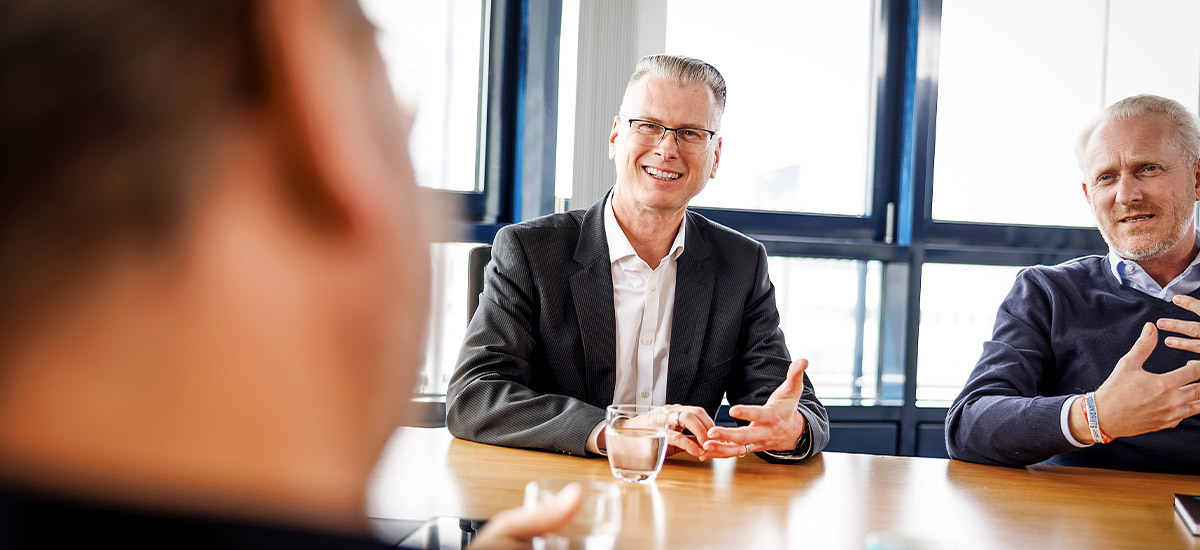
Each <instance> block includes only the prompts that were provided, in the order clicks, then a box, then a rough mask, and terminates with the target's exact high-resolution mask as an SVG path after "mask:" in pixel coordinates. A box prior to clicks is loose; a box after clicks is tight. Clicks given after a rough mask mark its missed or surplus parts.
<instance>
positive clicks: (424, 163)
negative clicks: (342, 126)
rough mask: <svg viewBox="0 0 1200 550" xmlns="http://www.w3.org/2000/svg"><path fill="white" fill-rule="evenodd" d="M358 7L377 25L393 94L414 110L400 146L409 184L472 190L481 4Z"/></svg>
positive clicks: (465, 0)
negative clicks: (407, 156) (406, 157)
mask: <svg viewBox="0 0 1200 550" xmlns="http://www.w3.org/2000/svg"><path fill="white" fill-rule="evenodd" d="M362 5H363V11H364V12H366V14H367V16H368V17H369V18H370V19H371V21H372V22H373V23H374V24H375V26H376V27H378V28H379V33H378V41H379V49H380V51H381V52H382V54H383V60H384V63H385V64H386V65H387V71H388V77H389V79H390V80H391V83H392V88H393V89H395V91H396V96H397V99H398V100H399V101H400V102H401V103H402V104H404V105H405V106H406V107H407V108H408V110H409V111H415V118H414V120H413V127H412V136H411V137H410V139H409V141H408V143H409V152H410V153H411V154H412V157H413V169H414V170H415V171H416V173H417V183H418V184H420V185H423V186H425V187H432V188H434V189H449V190H454V191H475V190H477V189H478V178H477V177H476V176H477V173H478V170H477V164H478V157H479V147H478V144H479V140H480V135H481V129H480V126H481V122H480V116H479V113H480V109H479V106H480V102H481V98H482V97H483V95H484V94H482V93H481V90H483V85H484V83H483V81H482V80H481V77H480V75H481V74H482V71H481V66H480V63H481V61H480V60H481V59H482V57H483V54H482V52H483V50H482V48H483V38H484V34H483V32H482V30H483V28H484V27H483V17H484V13H485V12H486V9H485V7H486V6H485V2H483V1H481V0H445V1H439V2H427V1H419V0H363V2H362ZM467 159H469V160H467ZM464 160H466V162H464Z"/></svg>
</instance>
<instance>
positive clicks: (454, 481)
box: [368, 428, 1200, 550]
mask: <svg viewBox="0 0 1200 550" xmlns="http://www.w3.org/2000/svg"><path fill="white" fill-rule="evenodd" d="M547 478H572V479H580V480H584V479H596V480H602V481H615V480H613V478H612V476H611V474H610V473H609V470H608V462H607V461H605V460H604V459H586V458H579V457H572V456H566V455H559V454H554V453H545V452H538V451H527V450H520V449H507V448H502V447H493V446H490V445H481V444H478V443H472V442H469V441H463V440H459V439H455V438H454V437H453V436H451V435H450V434H449V432H447V431H446V430H445V428H434V429H430V428H401V429H400V430H399V431H398V432H397V434H396V436H395V437H394V438H393V439H392V441H391V443H390V444H389V445H388V448H387V449H386V451H385V453H384V455H383V458H382V460H381V461H380V464H379V467H378V469H377V470H376V473H375V476H374V480H373V481H372V486H371V491H370V497H369V505H368V506H369V508H368V509H369V512H370V514H371V515H372V516H376V517H384V518H396V519H429V518H432V517H435V516H454V517H462V518H473V519H475V518H478V519H482V518H487V517H489V516H491V515H493V514H495V513H496V512H498V511H500V510H503V509H505V508H512V507H515V506H520V505H521V500H522V496H523V490H524V486H525V484H526V483H527V482H529V481H532V480H536V479H547ZM1172 493H1190V494H1200V475H1198V476H1189V475H1163V474H1145V473H1133V472H1119V471H1113V470H1095V469H1088V468H1064V467H1045V466H1036V467H1030V468H1024V469H1018V468H1003V467H996V466H983V465H979V464H970V463H966V462H959V461H950V460H943V459H933V458H910V457H888V456H873V455H859V454H848V453H821V454H820V455H818V456H817V457H814V458H812V459H810V460H807V461H805V462H803V463H801V464H795V465H780V464H769V463H767V462H764V461H762V460H760V459H759V458H757V457H755V456H754V455H748V456H746V457H743V458H736V459H735V458H730V459H718V460H714V461H708V462H699V461H697V460H694V459H692V458H690V457H686V456H676V457H671V458H668V459H667V462H666V464H665V465H664V466H663V470H662V473H661V474H660V475H659V477H658V480H657V481H655V482H654V483H653V484H648V485H630V486H627V487H625V488H624V489H623V497H622V498H623V501H622V504H623V512H624V517H623V524H622V529H621V535H620V537H619V539H618V542H617V547H618V548H638V549H641V548H647V549H674V548H679V549H689V550H693V549H705V548H722V549H730V548H770V549H776V548H821V549H825V548H858V549H861V548H864V547H865V543H866V541H867V539H868V535H869V534H872V533H873V534H874V535H872V536H873V537H881V536H882V537H885V538H886V537H893V538H895V537H903V536H909V537H915V538H916V539H917V541H918V542H921V543H922V544H923V546H921V547H923V548H947V549H948V548H1006V549H1007V548H1137V549H1143V548H1200V537H1193V536H1192V535H1191V534H1190V533H1189V532H1188V531H1187V528H1186V527H1184V525H1183V522H1182V521H1181V520H1180V519H1179V518H1178V517H1177V516H1176V514H1175V512H1174V509H1173V508H1172Z"/></svg>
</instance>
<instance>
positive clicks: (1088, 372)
mask: <svg viewBox="0 0 1200 550" xmlns="http://www.w3.org/2000/svg"><path fill="white" fill-rule="evenodd" d="M1076 155H1077V156H1078V159H1079V164H1080V168H1081V170H1082V171H1083V183H1082V188H1083V193H1084V196H1085V197H1086V198H1087V201H1088V205H1089V206H1091V209H1092V213H1093V214H1094V215H1095V216H1096V225H1097V226H1098V227H1099V229H1100V233H1101V234H1102V235H1103V236H1104V240H1105V242H1107V243H1108V245H1109V253H1108V254H1107V255H1105V256H1087V257H1083V258H1077V259H1074V260H1071V261H1069V262H1066V263H1063V264H1060V265H1056V266H1049V267H1048V266H1035V267H1031V268H1029V269H1026V270H1024V271H1022V272H1021V274H1020V275H1019V276H1018V277H1017V281H1016V283H1015V284H1014V285H1013V289H1012V291H1011V292H1010V293H1009V295H1008V297H1007V298H1005V300H1004V303H1003V304H1002V305H1001V306H1000V311H999V312H998V313H997V316H996V325H995V329H994V332H993V334H992V339H991V340H990V341H988V342H986V343H984V346H983V356H982V357H981V358H980V359H979V363H978V364H977V365H976V366H975V370H974V371H973V372H972V373H971V376H970V379H969V380H968V381H967V384H966V386H965V387H964V388H963V391H962V393H961V394H960V395H959V396H958V398H957V399H955V401H954V405H953V406H952V407H951V409H950V412H949V414H948V415H947V417H946V444H947V447H948V449H949V451H950V455H951V456H952V457H954V458H957V459H961V460H969V461H973V462H982V463H986V464H1002V465H1012V466H1023V465H1028V464H1033V463H1046V464H1057V465H1067V466H1090V467H1098V468H1115V469H1127V470H1144V471H1160V472H1175V473H1189V474H1195V473H1200V453H1198V452H1197V449H1200V417H1197V416H1196V415H1197V413H1200V383H1197V379H1198V378H1200V361H1198V359H1200V316H1198V314H1200V300H1198V299H1197V298H1198V297H1200V267H1197V264H1198V263H1200V258H1198V257H1197V251H1200V234H1198V233H1197V231H1196V229H1195V220H1194V211H1195V203H1196V201H1197V200H1198V199H1200V125H1198V123H1197V119H1196V116H1195V115H1194V114H1192V113H1190V112H1188V111H1187V109H1185V108H1184V107H1183V106H1182V105H1180V104H1179V103H1177V102H1175V101H1173V100H1170V99H1165V98H1161V97H1157V96H1151V95H1140V96H1134V97H1130V98H1127V99H1124V100H1122V101H1120V102H1118V103H1116V104H1114V105H1112V106H1111V107H1109V108H1108V109H1107V110H1105V112H1104V113H1103V114H1102V115H1101V116H1100V117H1099V118H1098V119H1097V120H1096V121H1095V122H1093V123H1092V124H1091V125H1089V127H1088V128H1087V129H1086V130H1085V131H1084V132H1083V133H1082V134H1081V135H1080V139H1079V142H1078V144H1077V146H1076ZM1160 331H1161V332H1160Z"/></svg>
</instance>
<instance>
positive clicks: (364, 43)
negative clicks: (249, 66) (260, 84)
mask: <svg viewBox="0 0 1200 550" xmlns="http://www.w3.org/2000/svg"><path fill="white" fill-rule="evenodd" d="M336 4H337V3H333V2H320V1H317V0H265V1H264V2H262V3H261V4H259V13H258V16H259V17H258V21H259V29H258V30H259V33H258V34H259V41H260V46H261V48H260V51H261V52H262V55H263V61H264V66H265V67H266V71H267V75H266V78H267V79H268V97H267V106H266V108H267V109H268V111H269V112H268V117H269V120H270V123H271V124H272V125H273V127H274V128H276V129H277V134H278V139H279V143H280V149H281V152H280V155H281V157H282V158H281V161H282V165H283V168H284V169H286V170H287V172H285V174H284V175H285V178H286V181H284V182H283V185H284V186H285V188H284V189H283V192H284V193H285V194H286V195H288V197H287V198H289V199H292V202H294V204H295V205H296V206H297V208H298V212H299V213H300V214H302V215H303V216H305V217H308V218H309V221H310V222H312V223H313V224H314V225H313V227H314V228H315V229H318V230H321V231H325V232H335V233H341V232H355V231H358V230H359V229H360V228H358V227H356V226H357V225H359V224H360V223H361V222H362V221H363V220H361V219H360V218H359V216H360V215H361V214H362V213H363V212H364V211H363V210H362V209H361V207H362V206H364V205H370V204H371V201H372V200H376V198H375V197H372V193H373V191H372V189H371V182H372V181H373V179H374V178H384V179H385V180H386V178H387V175H386V174H387V173H388V171H389V168H388V167H386V166H381V165H380V164H381V163H380V158H381V154H383V153H384V152H383V151H380V148H381V147H386V146H387V145H388V144H392V143H401V144H402V143H404V140H403V139H402V138H401V139H399V140H398V141H393V140H391V139H379V138H386V137H391V138H395V137H396V136H377V135H375V134H377V133H379V127H386V126H400V125H399V124H396V125H380V124H377V123H373V122H374V121H372V119H371V117H372V116H375V117H380V118H382V117H387V116H396V117H399V116H400V115H399V109H398V106H397V104H396V102H395V100H394V97H393V96H391V95H390V89H389V88H388V87H387V86H386V85H384V86H383V90H384V92H383V93H384V94H385V95H386V97H385V98H384V101H382V102H380V101H379V99H380V98H378V97H375V96H378V95H379V93H380V92H378V91H377V90H372V89H371V88H373V87H375V86H372V84H376V83H374V82H372V76H373V75H371V74H370V73H371V69H374V68H375V67H373V66H372V65H371V64H370V61H371V59H372V58H374V59H377V57H375V56H370V55H366V54H367V53H370V52H373V49H372V48H373V47H374V46H373V45H374V35H373V29H372V28H371V27H370V25H369V24H367V23H366V20H365V19H362V17H363V16H362V14H361V13H360V12H357V11H353V12H352V11H349V10H347V9H346V8H339V7H337V6H336ZM339 10H340V11H339ZM356 17H357V18H358V19H356ZM359 19H361V20H359ZM378 72H382V69H381V68H379V71H378ZM380 78H382V75H381V76H380ZM380 103H382V105H380ZM371 109H376V110H377V112H375V113H374V114H371V113H369V112H366V111H369V110H371ZM378 111H382V112H378ZM393 153H395V152H393ZM402 156H404V157H405V160H404V162H407V155H402ZM368 208H369V206H368Z"/></svg>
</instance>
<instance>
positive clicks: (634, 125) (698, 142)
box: [617, 115, 717, 153]
mask: <svg viewBox="0 0 1200 550" xmlns="http://www.w3.org/2000/svg"><path fill="white" fill-rule="evenodd" d="M617 116H619V117H621V118H623V119H625V121H626V122H628V123H629V129H630V130H632V131H631V132H629V137H630V138H631V139H633V141H635V142H637V143H640V144H642V145H658V142H660V141H662V139H663V138H664V137H666V136H667V132H668V131H670V132H675V145H678V146H679V149H680V150H682V151H685V152H688V153H703V152H704V151H707V150H708V144H709V143H711V142H712V139H713V138H714V137H717V133H716V132H714V131H712V130H705V129H704V128H668V127H666V126H663V125H662V124H659V123H657V122H651V121H649V120H642V119H640V118H629V117H627V116H625V115H617Z"/></svg>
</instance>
